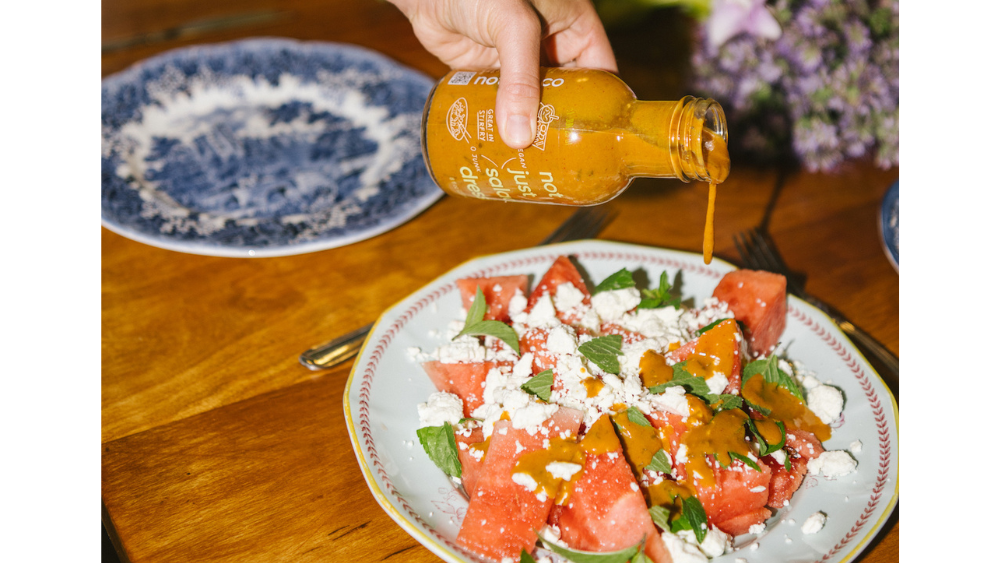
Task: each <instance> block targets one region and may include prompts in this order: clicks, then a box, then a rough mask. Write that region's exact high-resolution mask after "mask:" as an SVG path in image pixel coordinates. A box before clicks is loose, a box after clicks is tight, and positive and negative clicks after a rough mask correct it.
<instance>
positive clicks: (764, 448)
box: [747, 419, 787, 456]
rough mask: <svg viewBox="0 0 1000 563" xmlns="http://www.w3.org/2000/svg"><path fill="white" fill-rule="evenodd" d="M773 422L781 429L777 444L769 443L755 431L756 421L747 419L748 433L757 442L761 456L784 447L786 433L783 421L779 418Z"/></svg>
mask: <svg viewBox="0 0 1000 563" xmlns="http://www.w3.org/2000/svg"><path fill="white" fill-rule="evenodd" d="M774 422H775V423H776V424H777V425H778V428H780V429H781V442H779V443H777V444H769V443H768V442H767V440H765V439H764V436H762V435H761V433H760V432H758V431H757V423H756V422H754V421H753V420H752V419H750V420H747V427H748V428H750V433H751V434H753V435H754V438H756V439H757V443H758V444H759V445H760V455H761V456H765V455H770V454H772V453H774V452H776V451H778V450H780V449H781V448H783V447H785V440H786V438H787V434H786V433H785V423H784V422H781V421H780V420H775V421H774Z"/></svg>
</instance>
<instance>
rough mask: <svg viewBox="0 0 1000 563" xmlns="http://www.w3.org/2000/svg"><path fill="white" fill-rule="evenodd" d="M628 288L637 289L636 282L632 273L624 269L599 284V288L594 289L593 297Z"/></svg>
mask: <svg viewBox="0 0 1000 563" xmlns="http://www.w3.org/2000/svg"><path fill="white" fill-rule="evenodd" d="M628 287H635V280H633V279H632V272H630V271H628V269H626V268H622V269H621V270H618V271H617V272H615V273H613V274H611V275H610V276H608V277H607V278H605V280H604V281H602V282H601V283H599V284H597V287H595V288H594V293H593V295H597V294H598V293H600V292H602V291H612V290H615V289H625V288H628Z"/></svg>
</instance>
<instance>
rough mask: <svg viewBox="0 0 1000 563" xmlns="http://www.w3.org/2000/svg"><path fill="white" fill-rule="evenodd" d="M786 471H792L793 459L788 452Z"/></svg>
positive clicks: (786, 455)
mask: <svg viewBox="0 0 1000 563" xmlns="http://www.w3.org/2000/svg"><path fill="white" fill-rule="evenodd" d="M785 471H787V472H789V473H791V472H792V460H791V459H789V455H788V454H787V453H786V454H785Z"/></svg>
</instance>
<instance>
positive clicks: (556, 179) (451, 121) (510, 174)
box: [422, 68, 730, 260]
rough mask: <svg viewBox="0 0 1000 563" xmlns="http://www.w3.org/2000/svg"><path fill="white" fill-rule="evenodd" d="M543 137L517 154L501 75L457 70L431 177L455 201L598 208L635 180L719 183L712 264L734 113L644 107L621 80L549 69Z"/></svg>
mask: <svg viewBox="0 0 1000 563" xmlns="http://www.w3.org/2000/svg"><path fill="white" fill-rule="evenodd" d="M540 74H541V77H540V78H541V101H540V103H539V108H538V112H537V119H536V124H535V125H536V134H535V139H534V141H533V142H532V144H531V145H530V146H528V147H527V148H525V149H511V148H510V147H508V146H507V145H506V144H504V142H503V141H502V140H501V139H500V134H499V130H498V129H497V124H496V121H495V108H496V93H497V85H498V84H499V81H500V71H499V70H495V69H492V70H481V71H452V72H450V73H449V74H447V75H445V76H444V78H442V79H441V81H440V82H439V83H438V84H437V86H435V87H434V89H433V90H432V92H431V94H430V96H429V97H428V100H427V104H426V106H425V107H424V116H423V124H422V125H423V135H422V148H423V153H424V162H425V163H426V165H427V169H428V171H429V172H430V174H431V177H432V178H433V179H434V181H435V182H436V183H437V185H438V186H440V187H441V189H442V190H444V191H445V192H448V193H449V194H452V195H457V196H463V197H473V198H479V199H490V200H499V201H527V202H535V203H550V204H558V205H580V206H582V205H597V204H600V203H604V202H606V201H608V200H610V199H612V198H614V197H616V196H617V195H618V194H620V193H621V192H622V191H624V190H625V189H626V188H627V187H628V185H629V184H630V183H631V182H632V180H633V179H634V178H637V177H647V178H678V179H680V180H682V181H684V182H689V181H691V180H701V181H706V182H709V184H710V188H709V191H710V203H709V214H708V220H707V221H706V230H705V248H704V253H705V256H706V260H710V258H711V251H712V241H713V237H714V227H713V223H714V221H713V219H712V218H713V216H714V215H713V214H714V205H715V200H714V193H715V186H716V185H717V184H719V183H722V182H723V181H724V180H725V179H726V177H727V176H728V175H729V164H730V163H729V155H728V152H727V149H726V142H727V140H728V131H727V129H726V119H725V114H724V113H723V111H722V108H721V106H719V104H718V103H717V102H715V101H714V100H710V99H699V98H693V97H691V96H687V97H684V98H682V99H681V100H678V101H663V102H659V101H642V100H637V99H636V97H635V94H634V93H633V92H632V90H631V89H630V88H629V87H628V86H627V85H626V84H625V83H624V82H622V81H621V79H619V78H618V77H617V76H615V75H614V74H611V73H609V72H605V71H601V70H594V69H583V68H542V69H540Z"/></svg>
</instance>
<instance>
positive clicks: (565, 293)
mask: <svg viewBox="0 0 1000 563" xmlns="http://www.w3.org/2000/svg"><path fill="white" fill-rule="evenodd" d="M583 298H584V295H583V292H582V291H580V290H579V289H577V288H576V286H575V285H573V284H572V283H570V282H566V283H562V284H559V287H557V288H556V298H555V306H556V311H559V312H560V313H568V312H570V311H572V310H573V308H575V307H577V306H578V305H580V304H581V303H583Z"/></svg>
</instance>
